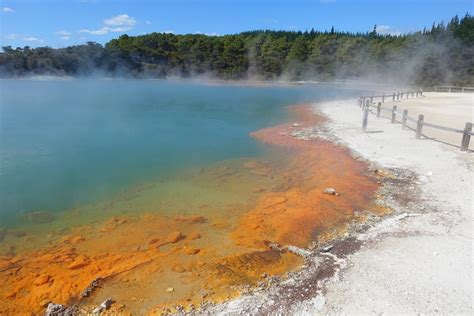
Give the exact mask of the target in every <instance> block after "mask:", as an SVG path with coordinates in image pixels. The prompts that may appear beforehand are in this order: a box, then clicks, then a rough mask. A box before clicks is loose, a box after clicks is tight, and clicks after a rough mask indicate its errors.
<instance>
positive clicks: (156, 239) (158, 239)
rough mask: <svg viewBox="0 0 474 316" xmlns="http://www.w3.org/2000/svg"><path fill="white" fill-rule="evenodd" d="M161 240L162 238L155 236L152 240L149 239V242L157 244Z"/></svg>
mask: <svg viewBox="0 0 474 316" xmlns="http://www.w3.org/2000/svg"><path fill="white" fill-rule="evenodd" d="M159 241H160V238H158V237H155V238H152V239H150V240H149V241H148V244H149V245H153V244H156V243H157V242H159Z"/></svg>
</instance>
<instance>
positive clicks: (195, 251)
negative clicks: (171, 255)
mask: <svg viewBox="0 0 474 316" xmlns="http://www.w3.org/2000/svg"><path fill="white" fill-rule="evenodd" d="M200 251H201V249H197V248H186V249H185V250H184V252H185V253H187V254H188V255H196V254H198V253H199V252H200Z"/></svg>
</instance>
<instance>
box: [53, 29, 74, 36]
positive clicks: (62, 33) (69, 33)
mask: <svg viewBox="0 0 474 316" xmlns="http://www.w3.org/2000/svg"><path fill="white" fill-rule="evenodd" d="M56 34H57V35H60V36H70V35H71V32H68V31H64V30H62V31H57V32H56Z"/></svg>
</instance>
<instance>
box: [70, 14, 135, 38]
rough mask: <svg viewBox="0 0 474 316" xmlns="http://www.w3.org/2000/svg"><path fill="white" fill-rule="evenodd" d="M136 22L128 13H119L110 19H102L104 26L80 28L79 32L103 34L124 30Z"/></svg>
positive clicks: (129, 28) (127, 29)
mask: <svg viewBox="0 0 474 316" xmlns="http://www.w3.org/2000/svg"><path fill="white" fill-rule="evenodd" d="M136 23H137V22H136V21H135V19H134V18H132V17H130V16H128V14H120V15H117V16H114V17H112V18H110V19H105V20H104V26H102V27H101V28H98V29H80V30H79V33H87V34H91V35H105V34H108V33H109V32H112V33H120V32H126V31H129V30H131V29H132V28H133V26H134V25H135V24H136Z"/></svg>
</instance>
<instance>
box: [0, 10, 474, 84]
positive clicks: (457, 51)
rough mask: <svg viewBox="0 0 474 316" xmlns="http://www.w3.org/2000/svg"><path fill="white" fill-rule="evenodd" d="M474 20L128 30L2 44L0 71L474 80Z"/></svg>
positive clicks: (445, 81)
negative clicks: (414, 26)
mask: <svg viewBox="0 0 474 316" xmlns="http://www.w3.org/2000/svg"><path fill="white" fill-rule="evenodd" d="M473 57H474V19H473V17H471V16H470V15H469V14H466V16H464V17H463V18H461V19H459V18H458V17H457V16H455V17H454V18H452V19H451V21H450V22H449V23H447V24H446V25H445V24H444V23H438V24H433V26H432V27H431V28H425V29H424V30H423V31H419V32H415V33H410V34H402V35H390V34H387V35H381V34H379V33H378V32H377V26H375V27H374V29H373V31H371V32H367V33H349V32H339V31H336V30H334V28H332V29H331V30H330V31H326V32H319V31H315V30H311V31H306V32H290V31H271V30H262V31H249V32H243V33H240V34H235V35H224V36H207V35H203V34H187V35H174V34H165V33H151V34H147V35H141V36H128V35H122V36H120V37H119V38H117V39H112V40H111V41H109V42H108V43H106V44H105V45H104V46H102V45H100V44H97V43H94V42H87V44H84V45H76V46H69V47H65V48H56V49H54V48H50V47H38V48H30V47H28V46H26V47H23V48H20V47H18V48H16V49H14V48H12V47H10V46H7V47H3V52H1V53H0V76H2V77H7V78H8V77H24V76H31V75H58V76H73V77H80V76H91V75H98V76H109V77H134V78H167V77H171V76H179V77H193V76H209V77H212V78H220V79H256V80H274V79H284V80H334V79H359V78H393V79H394V80H401V81H403V82H405V83H407V82H410V83H413V84H419V85H426V86H430V85H436V84H453V85H474V58H473Z"/></svg>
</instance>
